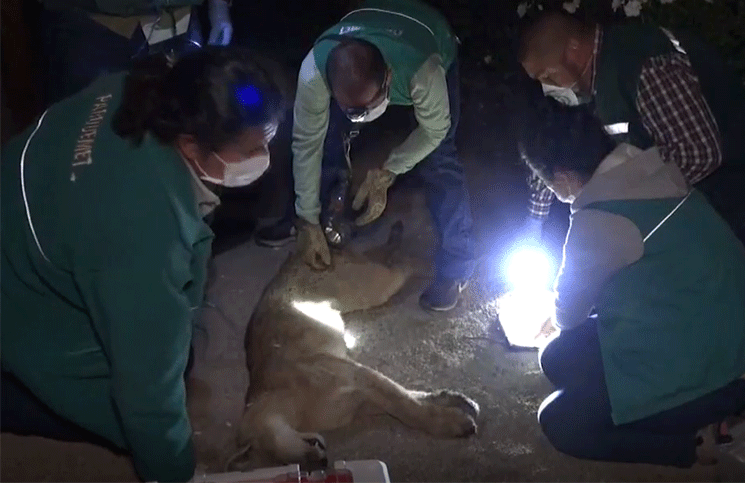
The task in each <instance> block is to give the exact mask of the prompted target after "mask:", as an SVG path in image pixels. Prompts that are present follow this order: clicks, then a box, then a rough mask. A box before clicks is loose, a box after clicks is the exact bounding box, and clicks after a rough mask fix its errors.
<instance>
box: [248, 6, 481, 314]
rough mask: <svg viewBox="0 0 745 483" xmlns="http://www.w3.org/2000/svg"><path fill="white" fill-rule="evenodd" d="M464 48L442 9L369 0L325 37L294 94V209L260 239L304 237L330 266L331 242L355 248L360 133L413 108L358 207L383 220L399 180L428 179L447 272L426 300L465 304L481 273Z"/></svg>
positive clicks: (267, 242)
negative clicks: (462, 76) (465, 162)
mask: <svg viewBox="0 0 745 483" xmlns="http://www.w3.org/2000/svg"><path fill="white" fill-rule="evenodd" d="M457 43H458V42H457V38H456V36H455V34H454V33H453V31H452V29H451V28H450V26H449V25H448V22H447V20H446V19H445V18H444V17H443V16H442V14H440V12H438V11H437V10H435V9H433V8H432V7H430V6H429V5H427V4H425V3H423V2H420V1H415V0H367V1H365V2H363V3H362V4H361V5H360V7H359V8H357V9H356V10H354V11H352V12H350V13H349V14H347V15H346V16H345V17H344V18H342V19H341V21H339V22H338V23H337V24H335V25H334V26H332V27H330V28H329V29H327V30H326V31H325V32H324V33H323V34H321V36H320V37H319V38H318V39H317V41H316V42H315V45H314V46H313V48H312V49H311V51H310V52H309V53H308V55H307V56H306V57H305V60H303V63H302V66H301V67H300V74H299V77H298V86H297V94H296V96H295V108H294V119H293V135H292V136H293V142H292V153H293V181H294V183H293V185H294V186H293V191H294V194H295V197H294V199H293V200H292V201H294V206H293V205H290V206H289V207H288V209H287V212H286V214H285V217H284V218H283V219H282V220H280V221H279V222H278V223H277V224H275V225H270V226H268V227H265V228H263V229H262V230H260V231H259V232H258V236H257V242H258V243H259V244H261V245H264V246H272V247H274V246H281V245H282V244H284V243H287V242H289V241H291V240H292V239H294V238H295V236H296V230H297V237H298V243H299V246H300V250H302V251H303V252H304V256H305V259H306V261H307V262H308V263H309V264H310V265H311V266H313V267H315V268H318V269H323V268H325V267H327V266H329V265H330V264H331V254H330V252H329V247H328V242H331V243H332V244H340V243H344V241H345V239H348V238H349V233H348V232H351V227H350V225H351V223H347V221H346V220H345V215H347V214H346V213H345V208H349V207H346V206H345V200H346V196H345V194H346V186H347V185H348V183H349V176H350V171H351V170H352V169H354V162H353V161H352V160H351V158H350V156H349V153H350V151H349V149H350V143H351V140H352V138H353V137H354V136H355V135H356V134H357V133H359V130H360V129H362V128H363V127H364V125H365V124H366V123H369V122H371V121H373V120H375V119H377V118H379V117H380V116H381V115H382V114H383V113H384V112H385V111H386V108H387V107H388V105H398V106H411V107H413V110H414V115H415V116H416V120H417V123H418V125H417V127H416V128H415V129H414V130H413V131H412V132H411V134H410V135H409V136H408V137H407V138H406V140H404V141H403V143H401V144H400V145H399V146H397V147H396V148H394V149H393V150H392V151H391V153H390V154H389V155H388V158H387V159H386V160H385V161H384V162H383V163H382V165H381V166H378V167H376V168H375V169H371V170H369V171H368V172H367V173H366V177H365V180H364V181H363V183H362V185H361V187H360V188H359V190H358V192H357V193H356V195H355V196H354V199H353V201H352V203H351V208H352V210H362V211H361V213H360V214H359V215H358V216H357V217H356V219H355V220H354V223H355V224H356V225H357V226H362V225H366V224H368V223H371V222H373V221H374V220H375V219H377V218H378V217H379V216H380V215H381V214H382V213H383V211H384V210H385V206H386V201H387V192H388V189H389V188H390V187H391V186H392V185H393V183H394V182H395V180H396V178H397V177H399V176H401V175H403V174H405V173H408V172H410V171H415V172H417V173H418V174H419V175H420V176H421V178H422V179H423V181H424V186H425V194H426V197H427V205H428V208H429V211H430V214H431V215H432V219H433V222H434V223H433V224H434V226H435V229H436V232H437V235H438V237H439V243H438V246H437V253H436V255H435V269H436V277H435V280H434V281H433V282H432V283H431V284H430V286H429V287H428V288H427V289H426V290H425V291H424V292H423V293H422V295H421V297H420V299H419V303H420V305H421V306H422V307H424V308H426V309H429V310H438V311H445V310H450V309H452V308H454V307H455V306H456V305H457V302H458V299H459V296H460V292H461V291H462V290H463V288H464V286H465V284H466V283H467V281H468V279H469V278H470V276H471V275H472V273H473V270H474V267H475V260H474V241H473V233H472V231H473V222H472V217H471V211H470V210H471V207H470V201H469V194H468V189H467V186H466V180H465V175H464V172H463V166H462V165H461V163H460V161H459V160H458V153H457V148H456V146H455V133H456V129H457V125H458V119H459V116H460V93H459V79H458V61H457V50H458V46H457ZM295 216H297V217H298V220H297V221H298V225H299V228H297V229H296V228H295V226H294V224H293V222H294V219H293V218H294V217H295ZM327 240H328V242H327Z"/></svg>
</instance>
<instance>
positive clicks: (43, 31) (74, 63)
mask: <svg viewBox="0 0 745 483" xmlns="http://www.w3.org/2000/svg"><path fill="white" fill-rule="evenodd" d="M39 23H40V35H41V47H42V49H41V50H42V57H43V58H42V65H43V69H44V88H45V98H46V99H45V101H46V105H47V106H49V105H51V104H54V103H55V102H58V101H61V100H62V99H65V98H66V97H69V96H71V95H73V94H75V93H77V92H79V91H81V90H82V89H84V88H85V87H87V86H88V85H89V84H90V83H91V82H93V81H94V80H95V79H96V78H98V77H99V76H102V75H105V74H110V73H114V72H119V71H123V70H127V69H129V68H130V67H131V66H132V62H133V61H134V60H136V59H138V58H140V57H142V56H145V55H149V54H154V53H157V52H170V51H171V50H173V51H174V52H175V53H184V52H188V51H190V50H195V49H198V48H199V47H200V46H201V44H202V34H201V27H200V24H199V19H198V16H197V15H196V12H192V15H191V18H190V23H189V28H188V30H187V32H186V33H185V34H183V35H180V36H177V37H174V38H171V39H169V40H165V41H163V42H159V43H157V44H155V45H148V43H147V40H146V38H145V34H144V33H143V32H142V29H141V28H139V27H138V28H137V29H136V30H135V33H134V35H133V36H132V38H131V39H127V38H125V37H123V36H121V35H119V34H117V33H115V32H112V31H111V30H109V29H108V28H106V27H105V26H103V25H101V24H99V23H98V22H96V21H95V20H93V19H91V18H90V17H89V16H88V14H87V13H85V12H83V11H80V10H76V9H60V10H56V9H46V8H44V9H42V11H41V15H40V19H39Z"/></svg>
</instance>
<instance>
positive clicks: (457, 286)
mask: <svg viewBox="0 0 745 483" xmlns="http://www.w3.org/2000/svg"><path fill="white" fill-rule="evenodd" d="M467 285H468V281H464V280H454V279H451V278H439V277H438V278H436V279H435V281H434V282H432V284H431V285H430V286H429V287H427V290H425V291H424V292H423V293H422V295H421V296H420V297H419V305H420V306H421V307H422V308H424V309H426V310H434V311H437V312H446V311H448V310H452V309H454V308H455V306H456V305H458V299H459V298H460V293H461V292H462V291H463V290H464V289H465V288H466V286H467Z"/></svg>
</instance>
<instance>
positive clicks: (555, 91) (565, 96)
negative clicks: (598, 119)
mask: <svg viewBox="0 0 745 483" xmlns="http://www.w3.org/2000/svg"><path fill="white" fill-rule="evenodd" d="M541 88H542V89H543V94H544V95H545V96H548V97H553V98H554V99H556V100H557V101H559V102H561V103H562V104H565V105H567V106H578V105H579V103H580V102H579V98H578V97H577V93H576V92H574V90H573V89H572V88H571V87H558V86H554V85H551V84H543V83H541Z"/></svg>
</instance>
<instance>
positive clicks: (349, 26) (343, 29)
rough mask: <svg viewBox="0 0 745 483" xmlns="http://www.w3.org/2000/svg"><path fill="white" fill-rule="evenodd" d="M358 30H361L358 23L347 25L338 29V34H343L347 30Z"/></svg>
mask: <svg viewBox="0 0 745 483" xmlns="http://www.w3.org/2000/svg"><path fill="white" fill-rule="evenodd" d="M358 30H362V27H360V26H358V25H347V26H344V27H342V28H340V29H339V35H344V34H346V33H347V32H356V31H358Z"/></svg>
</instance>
